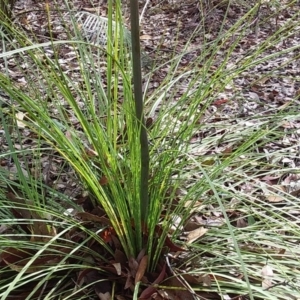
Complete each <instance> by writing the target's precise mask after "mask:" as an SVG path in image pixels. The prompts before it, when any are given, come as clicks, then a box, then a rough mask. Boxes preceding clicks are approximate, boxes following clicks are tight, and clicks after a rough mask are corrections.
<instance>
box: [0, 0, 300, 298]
mask: <svg viewBox="0 0 300 300" xmlns="http://www.w3.org/2000/svg"><path fill="white" fill-rule="evenodd" d="M66 5H68V3H67V2H66ZM46 8H47V9H48V11H47V12H48V22H49V30H50V33H51V26H50V25H51V22H52V20H51V16H50V11H49V9H50V8H49V6H47V7H46ZM47 9H46V10H47ZM130 9H131V37H132V47H131V48H130V47H128V45H127V44H126V43H124V30H123V28H124V24H123V16H122V10H121V1H115V2H114V4H113V3H112V1H109V6H108V15H109V16H108V20H107V32H106V33H105V34H106V35H107V36H106V43H105V45H102V44H99V43H95V42H93V41H90V40H88V39H84V38H86V37H84V36H83V35H84V34H83V33H84V32H83V31H82V30H80V24H78V22H77V19H76V17H75V14H72V11H71V10H70V14H69V15H68V16H70V23H71V24H72V26H71V27H72V29H73V30H72V35H71V33H70V32H69V34H70V35H69V39H66V40H64V41H55V40H54V38H53V36H52V35H51V34H50V37H51V38H50V41H49V42H46V43H43V44H37V43H33V42H31V39H30V38H29V37H27V36H26V35H25V34H24V33H22V31H21V29H19V28H15V27H13V26H12V25H9V24H7V31H8V32H9V31H10V32H11V33H13V34H12V35H8V36H7V35H6V34H5V33H4V32H3V34H2V40H3V45H5V46H6V48H5V51H3V52H2V53H1V54H0V58H1V59H3V65H4V66H5V70H4V71H3V72H2V73H1V74H0V92H1V95H3V96H1V97H2V98H3V100H2V101H1V102H2V104H3V105H2V106H1V110H0V118H1V120H2V131H3V133H4V135H3V137H2V141H1V142H2V145H3V149H2V150H1V152H0V159H1V166H2V167H1V168H0V176H1V177H0V186H1V189H0V193H1V194H0V199H1V200H0V201H1V207H0V213H1V227H0V230H1V233H2V235H1V245H0V258H1V259H0V263H1V269H0V297H1V299H78V298H82V299H90V298H93V297H94V295H95V293H96V295H97V296H98V298H99V299H121V298H120V297H124V298H125V299H138V298H139V299H152V298H153V297H154V296H155V295H156V297H157V298H158V299H176V297H177V299H178V298H179V299H183V298H186V299H238V298H242V297H248V298H249V299H287V298H291V299H297V298H298V297H299V295H300V292H299V288H300V285H299V283H298V282H297V280H295V278H296V277H297V274H298V272H299V271H298V262H299V259H298V256H299V249H298V246H297V240H298V239H299V230H298V229H299V228H298V227H299V225H298V222H297V220H296V216H297V213H298V210H299V208H298V207H299V200H298V198H297V193H296V192H288V191H287V190H286V189H283V188H282V185H281V184H279V179H278V178H279V177H280V176H284V175H285V176H286V174H291V173H293V174H294V175H295V176H296V173H297V172H295V170H292V168H291V166H290V165H284V164H283V165H282V164H281V163H280V162H279V161H280V159H281V157H282V156H288V155H296V153H295V146H294V145H293V144H291V145H289V146H287V147H285V148H278V147H275V148H274V149H272V150H273V152H272V153H270V152H268V151H269V150H268V149H269V147H270V145H273V144H276V143H278V141H281V139H282V138H283V137H284V136H285V135H288V136H289V137H290V136H293V135H295V134H296V133H297V132H296V131H297V130H296V129H295V128H296V126H295V127H293V128H292V127H289V128H291V130H290V131H288V132H287V131H286V130H285V129H287V128H288V127H287V125H286V124H287V122H290V123H296V122H297V120H298V119H299V113H298V112H297V110H294V106H293V102H292V101H291V103H289V105H285V106H284V107H281V108H280V109H278V110H272V109H270V111H268V113H266V114H264V115H258V116H252V117H249V116H246V117H243V116H236V117H235V120H233V117H232V116H231V118H224V119H222V112H220V111H219V110H217V111H216V112H215V113H211V112H210V111H209V109H210V107H211V106H212V104H213V103H215V100H216V97H217V96H216V95H219V94H220V93H222V92H224V91H225V90H226V88H227V87H228V85H229V84H231V85H232V84H233V82H234V80H235V79H236V78H239V77H240V76H242V74H243V72H245V71H246V70H250V69H251V68H253V67H255V66H256V65H258V64H260V63H262V62H268V61H270V60H272V59H274V58H276V57H279V56H280V55H282V54H286V55H288V54H289V53H292V51H294V50H296V49H298V48H299V46H293V47H288V48H286V49H284V50H282V51H278V52H276V53H271V52H268V51H269V50H270V49H272V47H273V46H274V45H277V44H278V42H279V40H280V39H282V38H285V39H288V38H289V37H290V36H291V35H292V34H293V30H296V28H297V26H298V24H297V22H296V21H295V20H296V17H297V15H295V18H294V19H293V18H292V20H291V22H290V23H287V24H286V25H284V26H287V27H286V28H289V31H284V30H283V28H280V29H278V31H277V32H275V33H274V34H272V35H270V37H269V38H267V39H266V40H265V41H262V42H261V43H260V44H259V47H257V48H256V49H253V50H251V51H249V53H247V55H244V56H242V57H241V58H238V59H237V60H234V62H235V63H232V60H231V59H232V57H233V55H234V53H235V50H236V47H237V46H238V45H239V43H240V42H241V41H242V40H243V38H244V37H245V36H246V34H247V30H248V27H247V26H246V25H247V24H252V22H253V17H254V16H255V15H256V11H257V7H253V8H252V9H249V11H248V13H247V14H245V15H244V17H243V18H242V19H240V20H239V21H237V23H236V24H234V25H233V26H232V27H231V28H230V29H228V30H226V31H225V33H224V30H222V31H220V33H219V35H218V36H217V37H216V39H215V41H214V42H210V43H209V42H207V44H205V45H204V47H202V52H201V55H200V56H199V58H198V59H197V61H196V62H192V63H191V64H190V65H189V66H188V68H184V69H182V68H181V67H180V61H181V58H182V56H183V55H184V54H188V50H187V49H188V48H186V50H185V53H182V54H180V55H178V56H174V58H173V59H172V60H171V61H170V62H169V68H170V69H169V73H168V76H167V77H166V79H165V80H164V81H163V82H162V83H161V85H160V86H159V87H158V88H157V89H156V90H155V91H154V92H153V93H152V94H147V93H145V94H143V93H142V74H143V73H142V72H145V71H142V69H141V54H140V42H139V13H138V1H134V0H131V2H130ZM62 20H63V18H62ZM292 21H293V22H292ZM3 25H4V26H5V24H3ZM278 33H284V35H283V34H281V35H279V34H278ZM11 36H13V37H14V40H10V39H11ZM74 36H75V38H74ZM203 36H204V40H205V38H206V35H205V33H203ZM233 36H234V37H235V40H233V39H232V37H233ZM229 41H230V42H231V45H230V47H228V48H227V52H225V54H224V55H223V56H222V61H221V62H220V61H219V60H218V59H219V57H218V52H219V51H221V50H222V49H224V47H225V45H228V44H229ZM232 41H233V42H232ZM7 45H8V46H7ZM8 47H10V49H9V48H8ZM63 47H66V48H63ZM61 49H64V50H65V49H67V50H68V51H72V53H74V57H75V61H76V68H74V70H72V69H68V68H67V69H66V68H64V65H63V63H62V60H61V58H60V54H61V51H60V50H61ZM49 53H50V54H49ZM297 58H298V57H297ZM292 59H295V56H293V57H292V58H291V59H290V60H289V61H291V60H292ZM12 63H15V64H16V68H17V69H18V72H20V73H21V74H22V76H23V80H22V81H21V83H20V82H18V81H16V80H13V78H12V76H11V74H10V72H9V65H11V64H12ZM286 63H288V62H286ZM24 65H25V67H24ZM103 65H104V69H103ZM26 66H29V68H28V69H26V68H27V67H26ZM198 66H201V68H199V67H198ZM216 66H217V67H216ZM156 68H157V69H155V67H154V69H153V70H152V71H151V72H150V75H151V74H152V73H154V72H156V71H158V70H159V66H157V67H156ZM275 68H276V67H275ZM24 69H25V71H24ZM211 70H213V72H211ZM78 74H79V75H78ZM148 75H149V74H148ZM269 76H271V75H270V74H269ZM178 95H179V96H178ZM174 98H177V99H176V101H175V100H174ZM236 101H241V99H237V100H236ZM1 102H0V103H1ZM145 118H148V122H147V121H145ZM152 119H154V121H153V120H152ZM283 128H285V129H283ZM199 135H200V136H201V140H199V139H196V137H197V136H199ZM290 138H291V139H292V137H290ZM194 140H196V143H193V141H194ZM262 149H263V150H262ZM295 176H294V177H295ZM263 177H264V178H269V179H268V180H269V181H272V180H273V181H274V180H276V178H277V179H278V184H276V185H273V186H271V185H270V184H269V186H268V185H267V184H265V181H263V180H262V178H263ZM294 177H293V178H294ZM291 178H292V177H290V180H292V179H291ZM265 180H266V179H265ZM270 186H271V188H270ZM61 188H63V189H64V190H61ZM76 189H77V190H78V191H77V193H76V194H72V193H70V192H72V190H76ZM272 197H273V198H272ZM276 197H277V198H276ZM279 198H280V200H281V201H278V202H280V205H281V207H280V208H278V206H276V205H274V202H275V201H271V200H272V199H279ZM293 297H294V298H293Z"/></svg>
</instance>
